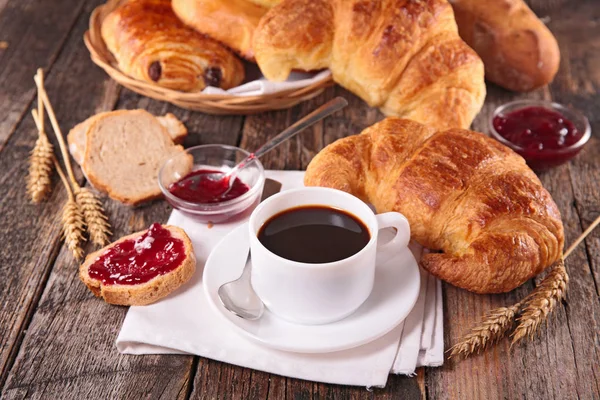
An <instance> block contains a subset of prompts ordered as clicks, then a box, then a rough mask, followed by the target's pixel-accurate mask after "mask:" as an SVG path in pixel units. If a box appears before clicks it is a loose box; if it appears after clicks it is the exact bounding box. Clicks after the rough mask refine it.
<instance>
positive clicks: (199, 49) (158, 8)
mask: <svg viewBox="0 0 600 400" xmlns="http://www.w3.org/2000/svg"><path fill="white" fill-rule="evenodd" d="M101 33H102V39H103V40H104V42H105V43H106V46H107V48H108V50H110V52H111V53H112V54H113V56H114V57H115V59H116V60H117V62H118V64H119V69H120V70H121V71H123V72H124V73H125V74H127V75H129V76H131V77H133V78H135V79H138V80H142V81H145V82H149V83H156V84H157V85H159V86H162V87H165V88H169V89H174V90H180V91H186V92H196V91H201V90H202V89H204V88H205V87H206V86H214V87H220V88H223V89H228V88H231V87H234V86H238V85H239V84H240V83H241V82H242V81H243V80H244V67H243V65H242V63H241V61H240V60H238V59H237V57H236V56H235V55H234V54H232V53H231V52H230V51H229V50H228V49H226V48H225V47H224V46H222V45H221V44H220V43H218V42H216V41H214V40H212V39H210V38H208V37H205V36H203V35H201V34H199V33H197V32H196V31H194V30H192V29H190V28H188V27H186V26H185V25H184V24H183V23H182V22H181V21H179V19H177V17H176V16H175V14H174V13H173V10H172V9H171V1H170V0H129V1H123V2H121V3H120V4H119V5H118V6H117V7H116V8H115V9H114V10H113V11H112V12H111V13H110V14H109V15H108V16H107V17H106V18H105V19H104V21H103V22H102V26H101Z"/></svg>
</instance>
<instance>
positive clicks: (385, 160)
mask: <svg viewBox="0 0 600 400" xmlns="http://www.w3.org/2000/svg"><path fill="white" fill-rule="evenodd" d="M304 182H305V184H306V185H310V186H327V187H332V188H336V189H340V190H344V191H346V192H349V193H351V194H353V195H355V196H358V197H360V198H362V199H363V200H365V201H366V202H369V203H372V204H373V205H374V206H375V208H376V209H377V211H378V212H387V211H398V212H400V213H402V214H404V215H405V216H406V218H407V219H408V221H409V222H410V227H411V235H412V238H413V239H415V240H416V241H417V242H418V243H420V244H421V245H423V246H425V247H428V248H430V249H432V250H440V251H441V252H439V253H430V254H427V255H424V256H423V258H422V260H421V264H422V266H423V267H424V268H425V269H426V270H428V271H429V272H430V273H432V274H433V275H435V276H437V277H439V278H441V279H443V280H445V281H447V282H450V283H451V284H453V285H455V286H458V287H461V288H464V289H467V290H470V291H472V292H476V293H500V292H507V291H510V290H512V289H514V288H516V287H517V286H519V285H521V284H523V283H524V282H525V281H527V280H528V279H530V278H532V277H534V276H535V275H537V274H538V273H540V272H541V271H543V270H544V269H545V268H546V267H548V266H549V265H551V264H552V263H554V262H555V261H556V260H557V259H559V257H560V256H561V254H562V250H563V245H564V233H563V225H562V222H561V219H560V213H559V211H558V208H557V207H556V204H555V203H554V201H553V200H552V197H551V196H550V194H549V193H548V192H547V191H546V190H545V189H544V187H543V186H542V184H541V182H540V180H539V179H538V178H537V176H536V175H535V174H534V173H533V172H532V171H531V170H530V169H529V168H528V167H527V165H526V164H525V161H524V160H523V158H521V157H520V156H519V155H517V154H516V153H514V152H513V151H512V150H510V149H509V148H507V147H505V146H504V145H502V144H500V143H498V142H496V141H495V140H493V139H491V138H488V137H487V136H485V135H483V134H481V133H477V132H472V131H468V130H461V129H451V130H446V131H436V130H435V129H431V128H428V127H426V126H424V125H421V124H419V123H416V122H414V121H409V120H405V119H398V118H388V119H386V120H384V121H382V122H379V123H377V124H375V125H373V126H371V127H369V128H367V129H365V130H364V131H363V132H362V133H361V134H360V135H355V136H351V137H347V138H344V139H340V140H338V141H336V142H334V143H333V144H330V145H329V146H327V147H326V148H325V149H323V150H322V151H321V152H320V153H319V154H317V156H316V157H315V158H314V159H313V160H312V161H311V163H310V165H309V166H308V169H307V171H306V175H305V180H304Z"/></svg>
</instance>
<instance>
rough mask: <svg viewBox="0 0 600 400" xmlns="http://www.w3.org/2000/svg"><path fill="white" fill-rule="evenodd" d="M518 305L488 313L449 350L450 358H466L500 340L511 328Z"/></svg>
mask: <svg viewBox="0 0 600 400" xmlns="http://www.w3.org/2000/svg"><path fill="white" fill-rule="evenodd" d="M518 311H519V304H515V305H513V306H511V307H499V308H495V309H493V310H492V311H490V312H488V313H487V314H486V315H485V316H484V318H483V320H482V321H481V323H480V324H479V325H478V326H476V327H475V328H472V329H471V331H470V332H469V333H468V334H466V335H465V336H463V337H462V338H461V340H460V341H459V342H458V343H456V344H455V345H454V346H452V347H451V348H450V350H449V351H450V358H453V357H459V356H460V357H468V356H469V355H471V354H474V353H479V352H481V351H483V350H485V349H486V348H487V347H488V346H490V345H492V344H493V343H496V342H497V341H499V340H500V339H502V338H503V337H504V336H505V335H506V333H507V332H508V331H510V329H511V328H512V327H513V325H514V321H515V315H516V313H517V312H518Z"/></svg>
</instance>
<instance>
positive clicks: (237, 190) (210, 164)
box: [158, 144, 265, 224]
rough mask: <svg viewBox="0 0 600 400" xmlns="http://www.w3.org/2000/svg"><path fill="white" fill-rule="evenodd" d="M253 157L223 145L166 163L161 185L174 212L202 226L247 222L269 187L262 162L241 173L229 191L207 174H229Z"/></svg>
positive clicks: (199, 148)
mask: <svg viewBox="0 0 600 400" xmlns="http://www.w3.org/2000/svg"><path fill="white" fill-rule="evenodd" d="M249 154H250V153H248V152H247V151H245V150H242V149H240V148H238V147H234V146H227V145H220V144H209V145H203V146H196V147H191V148H189V149H187V150H185V151H184V152H183V153H180V154H178V155H176V156H174V157H172V158H170V159H169V160H167V161H166V162H165V164H164V165H163V167H162V168H161V170H160V171H159V173H158V184H159V186H160V189H161V190H162V192H163V194H164V196H165V199H166V200H167V201H168V202H169V204H171V205H172V206H173V208H175V209H177V210H179V211H181V212H182V213H184V214H186V215H187V216H189V217H192V218H193V219H195V220H197V221H199V222H203V223H207V224H213V223H221V222H226V221H229V220H232V219H238V218H244V217H246V216H248V215H250V213H251V212H252V210H254V208H255V207H256V206H257V205H258V203H260V198H261V195H262V191H263V186H264V183H265V171H264V168H263V166H262V164H261V163H260V161H259V160H256V159H255V160H254V161H252V162H251V163H250V164H248V166H246V167H245V168H243V169H242V170H240V171H239V174H238V175H237V177H236V178H235V181H234V182H233V185H232V188H231V190H229V191H226V189H227V186H226V185H228V183H227V182H225V181H224V180H222V181H214V180H213V181H211V180H209V179H206V174H209V173H215V172H216V173H219V172H222V173H225V172H227V171H229V170H230V169H231V168H232V167H234V166H235V165H236V164H237V163H238V162H240V161H241V160H243V159H244V158H245V157H247V156H248V155H249ZM224 185H225V186H224Z"/></svg>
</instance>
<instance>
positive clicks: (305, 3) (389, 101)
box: [254, 0, 485, 129]
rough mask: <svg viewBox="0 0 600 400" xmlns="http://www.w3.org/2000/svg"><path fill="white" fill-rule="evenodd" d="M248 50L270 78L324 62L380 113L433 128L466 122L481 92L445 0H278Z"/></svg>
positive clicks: (478, 70)
mask: <svg viewBox="0 0 600 400" xmlns="http://www.w3.org/2000/svg"><path fill="white" fill-rule="evenodd" d="M254 55H255V57H256V61H257V63H258V66H259V67H260V69H261V71H262V72H263V74H264V75H265V76H266V77H267V78H268V79H270V80H275V81H281V80H284V79H286V78H287V77H288V75H289V74H290V71H292V69H300V70H316V69H321V68H330V69H331V72H332V74H333V79H334V80H335V81H336V82H337V83H339V84H340V85H342V86H344V87H345V88H346V89H348V90H350V91H352V92H354V93H355V94H357V95H358V96H360V97H361V98H362V99H363V100H365V101H366V102H367V103H368V104H369V105H370V106H372V107H380V108H381V110H382V112H383V113H384V114H386V115H392V116H398V117H404V118H410V119H413V120H415V121H418V122H421V123H425V124H428V125H430V126H433V127H435V128H437V129H446V128H451V127H460V128H467V127H468V126H469V125H470V124H471V122H472V120H473V118H474V117H475V115H476V114H477V113H478V112H479V110H480V109H481V106H482V104H483V100H484V98H485V83H484V69H483V63H482V62H481V59H480V58H479V56H477V54H476V53H475V52H474V51H473V50H472V49H471V48H470V47H469V46H468V45H467V44H466V43H465V42H463V41H462V39H461V38H460V37H459V35H458V30H457V27H456V22H455V21H454V14H453V12H452V7H451V6H450V5H449V4H448V2H447V1H446V0H428V1H415V0H284V1H283V2H282V3H280V4H278V5H276V6H275V7H273V8H271V9H270V10H269V11H268V12H267V14H266V15H265V16H264V17H263V18H262V19H261V22H260V24H259V25H258V27H257V29H256V31H255V33H254Z"/></svg>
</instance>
